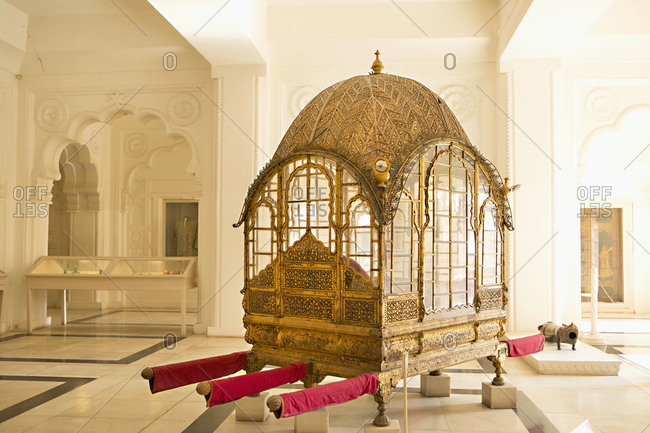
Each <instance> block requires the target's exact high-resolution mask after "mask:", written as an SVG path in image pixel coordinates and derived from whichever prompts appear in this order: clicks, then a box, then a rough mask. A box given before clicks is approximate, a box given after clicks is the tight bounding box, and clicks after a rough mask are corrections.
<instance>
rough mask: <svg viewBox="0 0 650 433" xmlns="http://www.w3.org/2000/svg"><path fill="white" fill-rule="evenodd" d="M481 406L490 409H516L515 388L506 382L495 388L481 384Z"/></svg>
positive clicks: (494, 386) (490, 384)
mask: <svg viewBox="0 0 650 433" xmlns="http://www.w3.org/2000/svg"><path fill="white" fill-rule="evenodd" d="M481 391H482V401H483V404H484V405H486V406H487V407H489V408H490V409H514V408H516V407H517V387H515V386H514V385H511V384H509V383H507V382H506V384H505V385H501V386H496V385H492V383H491V382H483V386H482V387H481Z"/></svg>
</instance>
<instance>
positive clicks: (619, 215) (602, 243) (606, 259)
mask: <svg viewBox="0 0 650 433" xmlns="http://www.w3.org/2000/svg"><path fill="white" fill-rule="evenodd" d="M594 224H597V225H598V228H597V229H598V239H591V229H592V226H593V225H594ZM622 231H623V209H622V208H608V209H598V210H595V209H584V208H583V209H581V211H580V247H581V253H580V256H581V260H582V262H581V267H580V268H581V291H582V293H591V286H590V281H591V279H590V273H591V272H590V271H591V248H592V246H593V244H594V243H596V245H595V247H596V248H597V250H598V301H599V302H610V303H614V302H624V301H625V298H624V291H623V289H624V280H623V238H622ZM583 299H584V298H583Z"/></svg>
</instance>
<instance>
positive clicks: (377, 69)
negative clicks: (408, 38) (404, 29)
mask: <svg viewBox="0 0 650 433" xmlns="http://www.w3.org/2000/svg"><path fill="white" fill-rule="evenodd" d="M380 54H381V53H380V52H379V50H377V51H375V56H377V58H376V59H375V61H374V62H372V66H371V67H370V69H372V72H371V74H381V70H382V69H384V65H383V64H382V63H381V60H379V55H380Z"/></svg>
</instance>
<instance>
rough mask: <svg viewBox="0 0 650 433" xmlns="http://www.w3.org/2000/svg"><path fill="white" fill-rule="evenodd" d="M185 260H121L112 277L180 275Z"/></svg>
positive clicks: (185, 262)
mask: <svg viewBox="0 0 650 433" xmlns="http://www.w3.org/2000/svg"><path fill="white" fill-rule="evenodd" d="M188 263H189V262H188V261H185V260H121V261H120V262H119V263H118V264H117V266H115V269H114V270H113V272H112V273H111V274H112V275H163V274H171V275H180V274H183V272H184V271H185V268H187V264H188Z"/></svg>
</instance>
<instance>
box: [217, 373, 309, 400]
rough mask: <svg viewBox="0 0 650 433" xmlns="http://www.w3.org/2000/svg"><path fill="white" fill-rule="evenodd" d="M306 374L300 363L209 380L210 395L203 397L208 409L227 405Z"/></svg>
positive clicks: (293, 380) (298, 378) (290, 381)
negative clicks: (218, 405)
mask: <svg viewBox="0 0 650 433" xmlns="http://www.w3.org/2000/svg"><path fill="white" fill-rule="evenodd" d="M305 374H307V367H305V364H303V363H302V362H296V363H295V364H290V365H287V366H286V367H282V368H274V369H273V370H266V371H258V372H257V373H251V374H244V375H241V376H234V377H228V378H226V379H219V380H211V381H210V394H208V395H206V396H205V400H206V402H207V406H208V407H212V406H214V405H217V404H222V403H228V402H229V401H233V400H237V399H238V398H242V397H246V396H249V395H253V394H257V393H260V392H262V391H266V390H267V389H271V388H275V387H277V386H280V385H284V384H287V383H293V382H295V381H297V380H300V379H302V378H303V377H305Z"/></svg>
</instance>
